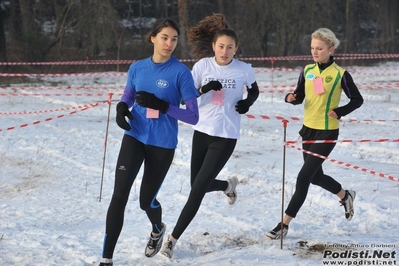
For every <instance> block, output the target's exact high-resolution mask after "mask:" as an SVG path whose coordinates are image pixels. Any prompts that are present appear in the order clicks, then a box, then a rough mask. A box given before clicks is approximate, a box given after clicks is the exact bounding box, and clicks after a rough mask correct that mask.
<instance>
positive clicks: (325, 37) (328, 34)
mask: <svg viewBox="0 0 399 266" xmlns="http://www.w3.org/2000/svg"><path fill="white" fill-rule="evenodd" d="M313 38H314V39H318V40H321V41H323V42H325V43H327V44H328V46H330V47H331V46H334V48H335V49H336V48H338V46H339V40H338V39H337V37H335V34H334V32H332V31H331V30H329V29H327V28H320V29H317V30H316V31H315V32H313V33H312V39H313Z"/></svg>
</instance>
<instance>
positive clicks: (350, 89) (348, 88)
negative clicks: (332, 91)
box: [333, 71, 363, 119]
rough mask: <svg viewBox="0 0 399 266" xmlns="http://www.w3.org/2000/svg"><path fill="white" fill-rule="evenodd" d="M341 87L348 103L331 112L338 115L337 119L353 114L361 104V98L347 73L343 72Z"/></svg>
mask: <svg viewBox="0 0 399 266" xmlns="http://www.w3.org/2000/svg"><path fill="white" fill-rule="evenodd" d="M341 86H342V89H343V90H344V92H345V94H346V96H348V98H349V99H350V101H349V103H347V104H346V105H344V106H340V107H338V108H336V109H334V110H333V111H334V112H335V113H336V114H337V115H338V119H339V118H341V117H342V116H345V115H347V114H349V113H351V112H353V111H354V110H356V109H357V108H359V107H360V106H361V105H362V104H363V97H362V95H361V94H360V92H359V89H358V88H357V86H356V85H355V83H354V82H353V78H352V76H351V75H350V74H349V72H347V71H345V72H344V76H343V77H342V79H341Z"/></svg>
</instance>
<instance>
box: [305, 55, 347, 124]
mask: <svg viewBox="0 0 399 266" xmlns="http://www.w3.org/2000/svg"><path fill="white" fill-rule="evenodd" d="M344 72H345V69H343V68H342V67H340V66H338V65H337V64H336V63H335V62H334V63H332V64H331V65H330V66H328V67H327V68H326V69H324V70H321V69H319V66H318V64H310V65H307V66H305V69H304V72H303V75H304V78H305V95H306V97H305V108H304V117H303V124H304V125H305V126H307V127H309V128H313V129H320V130H333V129H338V128H339V120H337V119H335V118H332V117H330V116H328V115H327V113H328V112H329V111H331V110H334V109H336V108H337V107H338V104H339V102H340V99H341V93H342V86H341V79H342V77H343V75H344ZM318 78H321V79H322V84H323V87H324V92H323V93H321V94H316V92H315V85H314V84H315V81H314V80H315V79H318Z"/></svg>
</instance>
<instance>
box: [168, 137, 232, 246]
mask: <svg viewBox="0 0 399 266" xmlns="http://www.w3.org/2000/svg"><path fill="white" fill-rule="evenodd" d="M236 143H237V139H227V138H220V137H213V136H209V135H207V134H204V133H202V132H199V131H194V136H193V143H192V153H191V191H190V195H189V197H188V200H187V202H186V205H185V206H184V208H183V210H182V212H181V214H180V216H179V219H178V221H177V223H176V226H175V228H174V230H173V232H172V236H173V237H174V238H176V239H178V238H179V237H180V236H181V235H182V234H183V232H184V230H185V229H186V228H187V227H188V225H189V224H190V223H191V221H192V220H193V219H194V216H195V215H196V214H197V212H198V209H199V207H200V205H201V202H202V199H203V198H204V196H205V194H206V193H207V192H211V191H224V190H226V189H227V186H228V183H227V181H221V180H216V179H215V178H216V177H217V175H218V174H219V172H220V171H221V170H222V169H223V167H224V165H225V164H226V163H227V161H228V160H229V158H230V156H231V154H232V153H233V151H234V148H235V146H236Z"/></svg>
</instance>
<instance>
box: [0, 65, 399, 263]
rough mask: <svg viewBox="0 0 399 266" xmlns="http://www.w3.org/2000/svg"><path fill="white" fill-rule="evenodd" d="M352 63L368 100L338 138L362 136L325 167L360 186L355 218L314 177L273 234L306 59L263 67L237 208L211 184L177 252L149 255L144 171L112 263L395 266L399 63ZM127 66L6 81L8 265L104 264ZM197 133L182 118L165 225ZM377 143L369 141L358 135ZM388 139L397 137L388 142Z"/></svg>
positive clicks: (3, 221)
mask: <svg viewBox="0 0 399 266" xmlns="http://www.w3.org/2000/svg"><path fill="white" fill-rule="evenodd" d="M347 69H348V70H349V71H350V72H351V74H352V75H353V77H354V80H355V82H356V83H357V84H358V85H359V88H360V90H361V93H362V95H363V96H364V99H365V103H364V105H363V106H362V107H361V108H360V109H358V110H356V111H355V112H353V113H352V114H350V115H348V116H347V117H345V118H344V119H343V121H342V124H341V134H340V140H353V141H351V142H343V143H338V144H337V146H336V148H335V150H334V151H333V153H332V154H331V155H330V158H333V159H336V160H338V161H341V162H344V163H345V164H348V165H347V166H344V165H343V164H338V163H336V162H332V161H326V162H325V163H324V168H325V172H326V173H329V174H330V175H332V176H333V177H335V178H336V179H337V180H338V181H340V182H341V183H342V184H343V186H344V188H350V189H354V190H355V191H356V192H357V197H356V201H355V216H354V218H353V220H352V221H350V222H348V221H346V220H345V218H344V210H343V207H341V206H340V204H339V202H338V199H337V197H336V196H335V195H331V194H329V193H328V192H326V191H324V190H322V189H320V188H318V187H315V186H311V188H310V191H309V195H308V198H307V200H306V201H305V204H304V205H303V207H302V209H301V211H300V212H299V214H298V216H297V218H296V219H295V220H294V221H293V222H292V223H291V225H290V229H289V233H288V235H287V238H286V239H285V240H284V243H283V248H282V249H281V247H280V244H281V243H280V241H279V240H277V241H272V240H270V239H268V238H267V237H266V236H265V234H266V232H267V231H268V230H270V229H272V228H274V227H275V226H276V224H277V222H278V221H279V220H280V217H281V209H282V204H281V198H282V179H283V159H284V156H283V155H284V142H283V141H284V127H283V123H282V122H281V120H279V119H278V118H279V117H284V118H286V119H287V120H288V125H287V128H286V139H287V140H299V139H298V131H299V129H300V127H301V121H300V120H299V121H298V120H297V119H296V118H299V119H301V118H302V114H303V105H299V106H292V105H290V104H286V103H284V102H283V99H284V96H285V94H286V93H287V92H288V91H289V90H291V89H293V87H294V84H296V81H297V77H298V75H299V71H300V69H299V68H298V69H274V71H271V69H269V68H262V69H260V68H258V69H256V71H257V80H258V83H259V85H260V87H261V90H262V91H263V93H261V95H260V97H259V99H258V101H257V102H256V103H255V104H254V106H253V107H252V108H251V109H250V111H249V114H251V115H253V116H252V117H249V116H243V117H242V129H241V133H242V136H241V139H240V140H239V141H238V144H237V147H236V150H235V152H234V153H233V156H232V158H231V159H230V161H229V162H228V164H227V165H226V167H225V169H224V170H223V171H222V173H221V174H220V176H219V178H220V179H227V178H228V177H229V176H234V175H235V176H237V177H238V179H239V180H240V184H239V186H238V187H237V190H238V200H237V202H236V204H235V205H233V206H230V205H228V204H227V198H226V196H225V195H224V194H223V193H209V194H207V195H206V197H205V198H204V200H203V203H202V206H201V208H200V210H199V212H198V214H197V216H196V217H195V219H194V220H193V222H192V223H191V224H190V226H189V228H188V229H187V231H186V232H185V233H184V234H183V235H182V237H181V239H180V240H179V242H178V246H177V249H176V252H175V256H174V258H173V259H167V258H166V257H164V256H162V255H160V254H158V255H156V256H155V257H153V258H151V259H149V258H146V257H145V256H144V247H145V245H146V242H147V240H148V236H149V233H150V230H151V226H150V223H149V221H148V220H147V217H146V215H145V213H144V212H143V211H142V210H140V208H139V204H138V194H139V186H140V181H141V176H140V175H139V176H138V178H137V180H136V182H135V184H134V185H133V188H132V191H131V195H130V200H129V203H128V206H127V209H126V216H125V224H124V228H123V230H122V234H121V236H120V239H119V242H118V244H117V246H116V250H115V255H114V265H246V266H249V265H333V264H332V263H334V262H336V263H344V264H342V265H397V264H396V263H397V262H396V254H394V253H395V252H396V251H397V250H398V245H399V230H398V225H399V208H398V207H399V203H398V196H399V186H398V185H399V142H397V141H396V142H395V141H394V140H398V138H399V121H398V120H397V119H398V117H399V106H398V102H399V63H398V62H390V63H385V64H379V65H375V66H372V67H354V66H351V67H348V68H347ZM124 74H125V73H122V75H121V74H118V73H115V72H112V73H108V72H107V73H97V77H93V76H90V75H82V76H61V77H51V76H49V77H42V78H32V79H31V82H26V83H18V84H17V83H10V82H9V83H8V84H5V85H2V87H1V88H0V94H1V96H0V106H1V108H0V155H1V160H0V169H1V175H0V199H1V201H0V260H1V264H2V265H18V266H19V265H98V263H99V260H100V257H101V250H102V242H103V235H104V231H105V216H106V211H107V208H108V204H109V201H110V198H111V195H112V191H113V180H114V170H115V164H116V159H117V155H118V152H119V146H120V143H121V139H122V135H123V130H121V129H120V128H118V126H117V125H116V123H115V105H116V103H117V101H118V99H119V98H120V96H119V95H120V94H121V93H122V90H123V87H124V85H125V81H126V76H125V75H124ZM1 81H2V83H3V84H4V83H6V82H7V78H5V77H1ZM11 87H13V88H11ZM109 92H112V93H113V100H112V106H111V112H110V124H109V131H108V139H107V150H106V155H105V158H104V143H105V136H106V129H107V115H108V104H106V103H104V102H103V101H106V100H107V99H108V93H109ZM346 100H347V98H346V97H345V95H343V97H342V101H343V102H346ZM350 119H352V120H350ZM13 127H15V128H13ZM191 137H192V129H191V126H189V125H185V124H183V123H181V124H180V132H179V146H178V148H177V150H176V155H175V159H174V162H173V164H172V167H171V168H170V171H169V173H168V176H167V178H166V181H165V182H164V185H163V188H162V190H161V191H160V193H159V197H158V199H159V201H160V202H161V203H162V206H163V211H164V213H163V219H164V222H165V223H166V225H167V234H169V233H170V232H171V230H172V228H173V226H174V224H175V222H176V220H177V218H178V215H179V213H180V211H181V209H182V207H183V205H184V203H185V202H186V199H187V196H188V193H189V190H190V186H189V161H190V152H191V149H190V146H191ZM365 139H366V140H371V141H370V142H359V140H365ZM380 139H388V140H387V141H376V140H380ZM295 145H296V146H297V147H301V144H300V143H296V144H295ZM285 151H286V152H285V162H286V164H285V165H286V167H285V193H284V207H286V205H287V204H288V201H289V199H290V198H291V195H292V193H293V191H294V188H295V180H296V174H297V172H298V171H299V169H300V167H301V165H302V154H301V151H298V150H296V149H293V148H291V147H286V149H285ZM103 162H104V174H103V177H104V179H103V187H102V195H101V196H102V199H101V201H100V200H99V197H100V188H101V179H102V169H103ZM356 167H360V168H364V171H360V170H356V169H355V168H356ZM371 171H375V172H376V173H381V176H379V175H374V174H372V173H371ZM388 176H392V177H391V178H392V179H393V180H390V179H389V178H388ZM347 245H350V246H349V247H347ZM381 251H382V253H381ZM379 256H380V258H378V257H379ZM323 257H324V258H323ZM345 257H346V258H345ZM373 263H374V264H373ZM375 263H377V264H375ZM337 265H338V264H337Z"/></svg>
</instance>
